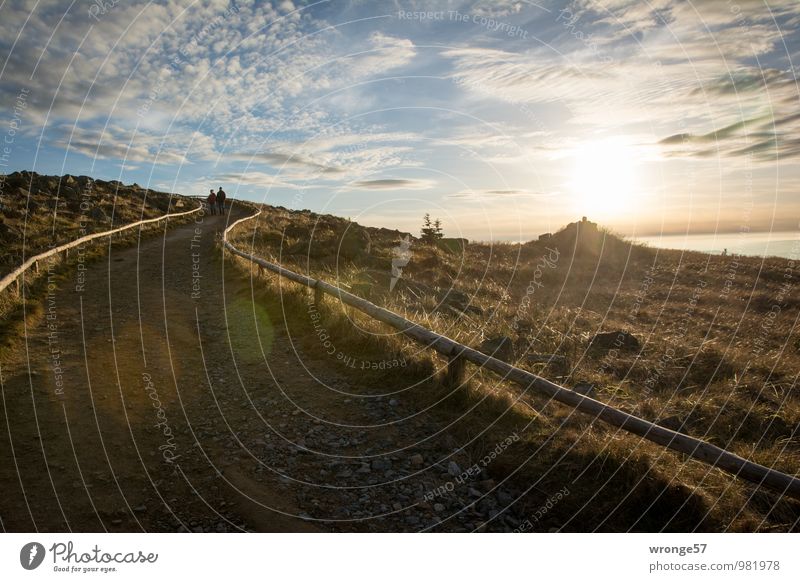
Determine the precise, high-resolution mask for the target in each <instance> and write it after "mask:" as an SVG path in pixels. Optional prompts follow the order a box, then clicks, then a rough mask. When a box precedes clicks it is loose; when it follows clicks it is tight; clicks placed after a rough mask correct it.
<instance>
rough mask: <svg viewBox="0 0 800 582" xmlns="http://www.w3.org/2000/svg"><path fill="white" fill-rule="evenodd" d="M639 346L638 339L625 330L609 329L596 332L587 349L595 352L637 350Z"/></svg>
mask: <svg viewBox="0 0 800 582" xmlns="http://www.w3.org/2000/svg"><path fill="white" fill-rule="evenodd" d="M640 348H641V344H640V343H639V340H638V339H636V338H635V337H634V336H633V335H631V334H630V333H628V332H627V331H611V332H605V333H598V334H597V335H595V336H594V337H593V338H592V341H591V342H590V343H589V349H590V350H592V351H595V352H598V351H603V352H607V351H610V350H614V349H616V350H621V351H637V350H639V349H640Z"/></svg>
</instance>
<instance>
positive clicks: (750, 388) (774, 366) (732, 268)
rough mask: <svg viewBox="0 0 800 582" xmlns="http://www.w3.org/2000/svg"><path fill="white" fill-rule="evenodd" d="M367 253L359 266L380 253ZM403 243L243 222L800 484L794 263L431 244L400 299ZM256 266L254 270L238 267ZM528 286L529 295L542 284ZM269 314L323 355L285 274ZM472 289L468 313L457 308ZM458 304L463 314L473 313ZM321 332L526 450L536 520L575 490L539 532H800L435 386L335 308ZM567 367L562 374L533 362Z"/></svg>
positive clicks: (623, 449)
mask: <svg viewBox="0 0 800 582" xmlns="http://www.w3.org/2000/svg"><path fill="white" fill-rule="evenodd" d="M365 232H366V233H367V238H368V241H369V252H368V253H366V252H364V253H359V252H357V249H358V246H359V244H363V243H364V241H365V240H366V239H365V237H364V234H363V233H365ZM401 236H402V233H399V232H397V231H390V230H386V229H365V228H363V227H360V226H359V225H356V224H354V223H351V222H348V221H346V220H344V219H339V218H336V217H331V216H318V215H314V214H312V213H310V212H307V211H302V212H297V211H289V210H286V209H283V208H273V207H268V206H265V207H264V213H263V214H262V216H261V217H260V218H259V219H258V221H257V223H255V224H254V223H250V224H248V225H247V226H243V227H241V228H240V229H239V230H238V231H237V233H236V234H235V235H234V238H233V242H234V244H236V245H237V246H238V247H239V248H241V249H243V250H246V251H248V252H252V253H254V254H257V255H259V256H263V257H265V258H268V259H273V260H275V261H276V262H280V263H281V264H283V265H284V266H286V267H288V268H291V269H293V270H296V271H298V272H303V273H308V274H311V275H313V276H318V277H321V278H324V279H326V280H328V281H329V282H335V283H336V284H338V285H339V286H341V287H344V288H350V289H351V290H353V291H354V292H356V293H357V294H360V295H363V296H365V297H366V298H368V299H370V300H371V301H373V302H375V303H377V304H380V305H383V306H385V307H387V308H389V309H392V310H393V311H396V312H398V313H400V314H402V315H404V316H406V317H408V318H409V319H411V320H413V321H416V322H418V323H421V324H423V325H425V326H427V327H429V328H431V329H433V330H435V331H438V332H440V333H444V334H446V335H448V336H449V337H452V338H454V339H456V340H458V341H460V342H462V343H464V344H468V345H472V346H477V345H479V344H480V342H481V341H482V340H483V339H485V338H489V337H493V336H499V335H505V336H509V337H510V338H511V339H512V340H513V342H514V354H513V358H512V362H513V363H514V364H515V365H517V366H519V367H521V368H525V369H528V370H531V371H533V372H536V373H540V374H542V375H544V376H546V377H548V378H550V379H553V380H555V381H558V382H560V383H562V384H564V385H567V386H573V385H575V384H577V383H579V382H581V383H591V384H594V390H595V391H594V393H593V396H594V397H595V398H597V399H599V400H601V401H604V402H607V403H611V404H613V405H614V406H617V407H619V408H621V409H624V410H626V411H628V412H631V413H633V414H636V415H639V416H642V417H644V418H646V419H648V420H652V421H658V422H661V423H662V424H664V425H665V426H669V427H671V428H674V429H677V430H681V431H683V432H686V433H688V434H691V435H693V436H697V437H701V438H704V439H706V440H708V441H711V442H713V443H715V444H717V445H719V446H722V447H724V448H727V449H729V450H731V451H733V452H735V453H737V454H739V455H742V456H744V457H746V458H751V459H753V460H755V461H757V462H760V463H762V464H765V465H768V466H772V467H774V468H776V469H779V470H781V471H784V472H787V473H791V474H798V467H800V434H799V433H798V427H799V426H800V390H798V387H797V376H798V371H800V357H799V356H798V347H799V346H800V339H799V338H798V334H797V332H796V329H795V326H794V322H795V320H796V318H797V316H798V303H800V302H799V301H798V299H797V297H796V292H795V289H794V285H795V284H796V283H795V282H796V279H797V273H795V272H794V268H795V265H794V263H792V262H791V261H789V260H787V259H780V258H770V259H766V260H762V259H757V258H745V257H731V256H728V257H720V256H711V255H706V254H702V253H691V252H690V253H681V252H678V251H663V250H662V251H657V250H654V249H650V248H646V247H642V246H637V245H631V244H628V243H627V242H626V241H624V240H622V239H620V238H619V237H617V236H615V235H613V234H612V233H610V232H607V231H605V230H603V229H601V228H597V227H595V226H594V225H592V224H591V223H588V224H584V225H576V224H573V225H570V226H568V227H566V228H565V229H563V230H562V231H561V232H559V233H556V234H555V235H554V236H553V238H552V239H550V240H548V241H542V242H536V243H528V244H525V245H512V244H484V243H480V244H474V243H473V244H469V245H467V246H466V247H465V248H463V250H462V248H461V247H460V245H458V244H457V243H453V242H452V241H451V243H450V244H447V245H444V244H443V245H438V246H432V245H422V244H420V243H419V242H418V241H414V243H413V245H412V247H411V250H412V257H411V259H410V261H409V262H408V265H407V266H406V267H404V269H403V281H402V282H401V283H400V284H398V286H397V287H396V289H395V290H394V291H393V292H391V293H390V292H389V284H388V281H389V276H388V274H389V272H390V265H391V259H392V256H393V252H395V251H393V249H395V248H396V247H398V244H399V241H400V238H401ZM243 268H245V269H248V267H243ZM532 282H533V283H532ZM273 283H274V285H272V286H271V290H270V291H268V292H267V295H265V297H264V300H265V301H266V300H270V301H278V300H279V301H280V302H281V305H282V308H283V309H284V310H286V311H287V312H288V313H290V314H291V317H290V319H291V320H292V326H296V329H293V334H294V335H295V336H297V337H304V338H305V340H304V341H305V342H306V343H307V344H308V346H309V347H311V348H315V347H316V348H319V344H318V340H317V337H316V336H315V335H314V330H313V328H312V326H311V323H310V321H309V319H308V317H307V304H306V301H305V299H304V298H305V291H300V290H298V289H297V288H296V287H295V286H293V285H292V284H290V283H287V282H285V281H284V282H283V283H280V287H278V282H276V281H274V280H273ZM451 289H457V290H460V291H463V292H465V293H467V294H468V295H469V297H470V305H471V307H470V308H469V309H467V310H466V311H461V310H453V309H451V308H449V307H447V306H445V305H444V304H443V302H442V296H443V295H445V294H446V293H447V292H448V290H451ZM462 307H463V306H462ZM324 324H325V327H326V330H327V331H328V332H329V333H330V335H331V337H332V338H333V340H334V341H335V342H336V344H337V346H339V347H343V346H346V347H347V350H349V353H354V354H358V356H359V357H360V358H361V359H363V360H367V361H380V360H384V359H393V358H397V357H403V356H405V357H406V358H408V359H409V361H410V362H411V365H410V366H409V367H407V368H404V369H403V371H402V373H400V372H398V371H397V370H386V371H380V370H379V371H377V372H374V373H372V374H371V375H370V376H369V379H368V380H365V378H366V376H365V375H364V373H363V372H358V371H357V370H354V371H353V374H354V377H359V376H360V377H361V378H362V380H363V381H365V382H368V383H375V382H377V383H379V384H380V385H381V386H382V387H384V388H385V387H394V388H396V389H398V390H404V392H403V396H402V397H403V398H408V399H409V400H410V401H411V402H413V403H414V404H415V405H417V406H419V407H421V408H426V407H432V409H433V410H435V412H436V414H438V415H439V417H440V418H441V419H442V422H452V423H453V428H454V430H455V431H456V433H457V434H458V435H459V437H460V439H461V440H460V442H459V444H463V443H464V442H467V443H469V444H468V448H469V449H471V450H474V451H475V454H478V453H479V452H480V450H481V447H483V446H485V445H486V443H490V442H496V441H497V440H498V439H502V438H504V437H505V436H507V435H508V434H510V433H511V432H513V431H515V430H516V431H519V432H520V435H523V439H522V441H521V442H520V443H518V444H517V445H516V446H514V447H512V448H511V449H510V450H509V452H508V453H506V454H504V455H503V457H502V459H501V460H498V462H496V463H495V464H494V465H493V466H492V471H493V473H494V474H495V478H497V479H503V478H509V479H513V480H515V481H516V482H518V483H519V484H520V485H521V486H523V487H524V488H526V489H528V490H529V493H528V495H526V496H525V498H523V499H522V500H520V501H519V502H518V503H521V504H523V507H524V508H525V509H527V510H528V511H530V512H531V513H533V512H535V511H536V509H537V507H539V506H540V505H541V504H542V503H543V502H544V501H545V500H546V499H547V495H548V493H551V492H554V491H556V490H558V489H560V488H561V487H564V486H567V487H568V488H569V490H570V495H569V496H567V497H566V498H564V500H562V501H560V502H559V503H558V505H556V507H554V508H553V509H552V510H550V511H549V512H548V513H547V515H546V517H545V518H544V519H542V520H541V521H540V522H539V523H538V524H537V528H540V529H545V530H546V528H552V527H556V528H562V529H564V530H575V531H591V530H595V529H599V530H605V531H626V530H646V531H658V530H662V529H663V530H670V531H690V530H695V529H696V530H704V531H721V530H731V531H765V530H780V531H788V530H797V529H798V527H799V526H798V518H800V505H799V504H798V503H797V502H794V501H790V500H787V499H781V498H780V497H779V496H778V495H775V494H773V493H771V492H768V491H764V490H762V489H758V488H756V487H754V486H752V485H750V484H748V483H746V482H743V481H740V480H736V479H734V478H732V477H731V476H729V475H727V474H724V473H722V472H721V471H717V470H714V469H711V468H709V467H708V466H706V465H703V464H700V463H697V462H695V461H691V460H688V459H687V458H685V457H682V456H680V455H677V454H675V453H672V452H669V451H665V450H664V449H662V448H660V447H658V446H655V445H653V444H651V443H648V442H645V441H642V440H641V439H639V438H638V437H634V436H632V435H629V434H627V433H623V432H621V431H618V430H617V429H615V428H613V427H609V426H607V425H604V424H602V423H599V422H593V421H592V419H591V418H587V417H586V416H584V415H581V414H578V413H576V412H574V411H573V410H571V409H569V408H567V407H565V406H562V405H560V404H557V403H554V402H550V401H547V399H545V398H542V397H540V396H538V395H536V394H530V393H528V394H524V393H523V391H522V390H521V388H520V387H518V386H515V385H509V384H507V383H503V382H501V381H499V380H498V379H497V378H496V377H495V376H494V375H492V374H488V373H485V372H484V371H481V370H478V369H476V368H475V367H469V369H468V372H469V374H470V378H469V381H468V382H467V383H466V384H465V385H463V386H461V387H458V388H455V389H452V388H448V387H445V386H444V385H443V384H442V383H441V382H438V381H437V377H438V375H440V374H441V369H442V367H443V362H442V361H441V360H440V359H439V358H438V357H437V356H435V355H432V354H431V353H429V352H419V351H418V347H417V346H415V345H413V344H411V343H410V342H408V341H406V340H405V339H404V338H400V337H398V336H397V335H394V334H392V333H390V331H388V330H387V329H386V328H385V326H383V325H382V324H379V323H377V322H375V321H373V320H371V319H369V318H367V317H364V316H359V315H356V314H353V313H352V312H349V311H348V312H345V311H344V310H342V309H341V306H339V305H330V306H329V307H328V308H327V309H326V310H325V312H324ZM618 330H624V331H627V332H630V333H631V334H633V335H634V336H635V337H636V338H637V339H638V340H639V342H640V347H639V348H638V349H631V350H627V351H625V350H622V349H615V348H612V349H611V350H610V351H603V350H599V351H598V350H590V349H589V344H590V341H591V338H592V337H593V336H594V335H595V334H596V333H598V332H607V331H618ZM532 353H535V354H557V355H559V356H563V357H564V358H565V361H566V365H564V364H561V365H548V364H546V363H545V364H540V363H529V361H528V358H527V356H528V355H529V354H532Z"/></svg>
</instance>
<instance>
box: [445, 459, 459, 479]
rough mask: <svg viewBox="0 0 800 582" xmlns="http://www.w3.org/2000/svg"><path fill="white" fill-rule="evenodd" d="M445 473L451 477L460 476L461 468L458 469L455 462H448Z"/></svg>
mask: <svg viewBox="0 0 800 582" xmlns="http://www.w3.org/2000/svg"><path fill="white" fill-rule="evenodd" d="M447 472H448V473H449V474H450V475H452V476H453V477H458V476H459V475H461V467H459V466H458V463H456V462H455V461H450V462H449V463H448V464H447Z"/></svg>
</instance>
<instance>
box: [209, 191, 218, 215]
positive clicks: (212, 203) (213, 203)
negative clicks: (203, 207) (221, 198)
mask: <svg viewBox="0 0 800 582" xmlns="http://www.w3.org/2000/svg"><path fill="white" fill-rule="evenodd" d="M206 202H208V207H209V208H210V209H211V214H212V215H213V214H216V213H217V195H216V194H214V189H213V188H212V189H211V192H210V193H209V194H208V198H206Z"/></svg>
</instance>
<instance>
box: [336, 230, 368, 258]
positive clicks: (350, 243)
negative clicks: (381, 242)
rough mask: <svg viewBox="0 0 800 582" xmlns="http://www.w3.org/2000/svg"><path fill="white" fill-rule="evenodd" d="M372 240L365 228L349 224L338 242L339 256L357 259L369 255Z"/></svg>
mask: <svg viewBox="0 0 800 582" xmlns="http://www.w3.org/2000/svg"><path fill="white" fill-rule="evenodd" d="M371 244H372V241H371V239H370V236H369V233H368V232H367V230H366V229H365V228H362V227H360V226H358V225H355V224H351V225H350V226H349V227H348V228H347V230H346V231H345V232H344V235H342V239H341V241H340V242H339V256H341V257H344V258H345V259H351V260H352V259H359V258H362V257H365V256H367V255H369V253H370V247H371Z"/></svg>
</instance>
